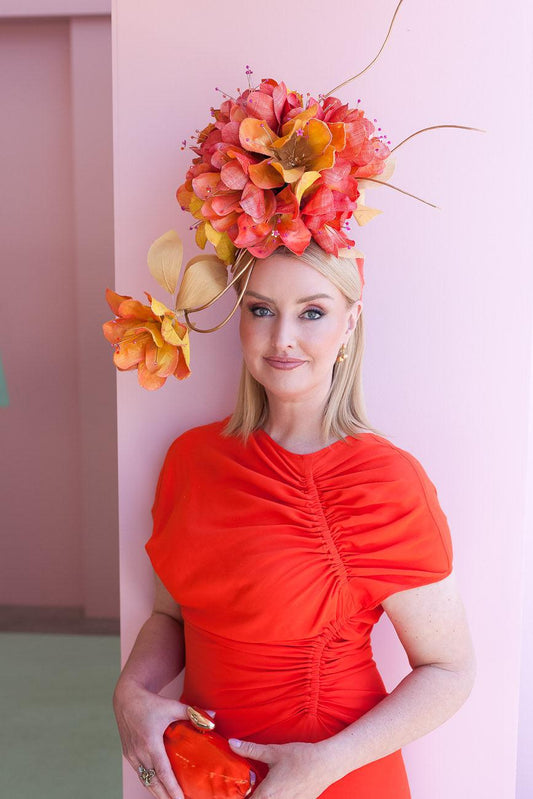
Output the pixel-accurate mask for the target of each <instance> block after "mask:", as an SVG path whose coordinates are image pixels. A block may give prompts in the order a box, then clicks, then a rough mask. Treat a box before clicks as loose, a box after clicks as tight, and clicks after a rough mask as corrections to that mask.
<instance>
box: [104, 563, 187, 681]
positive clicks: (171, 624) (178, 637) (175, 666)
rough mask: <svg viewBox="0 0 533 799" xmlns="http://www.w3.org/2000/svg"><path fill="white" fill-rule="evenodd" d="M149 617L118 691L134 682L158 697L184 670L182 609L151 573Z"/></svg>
mask: <svg viewBox="0 0 533 799" xmlns="http://www.w3.org/2000/svg"><path fill="white" fill-rule="evenodd" d="M154 580H155V597H154V605H153V609H152V615H151V616H150V618H149V619H147V621H145V623H144V624H143V626H142V627H141V629H140V631H139V634H138V636H137V639H136V641H135V644H134V645H133V649H132V650H131V653H130V656H129V658H128V660H127V661H126V664H125V665H124V668H123V669H122V673H121V675H120V678H119V681H118V683H117V689H118V690H119V691H120V690H121V689H122V688H123V686H124V684H125V683H128V682H136V683H138V684H140V685H142V686H143V687H144V688H147V689H148V690H149V691H153V692H155V693H158V692H159V691H161V689H162V688H164V687H165V685H168V683H169V682H171V681H172V680H173V679H174V678H175V677H177V676H178V674H180V673H181V671H182V670H183V668H184V667H185V642H184V637H183V617H182V615H181V608H180V606H179V605H178V603H177V602H175V601H174V599H173V598H172V596H171V595H170V593H169V592H168V591H167V589H166V588H165V586H164V585H163V583H162V582H161V580H160V579H159V577H158V576H157V574H155V573H154Z"/></svg>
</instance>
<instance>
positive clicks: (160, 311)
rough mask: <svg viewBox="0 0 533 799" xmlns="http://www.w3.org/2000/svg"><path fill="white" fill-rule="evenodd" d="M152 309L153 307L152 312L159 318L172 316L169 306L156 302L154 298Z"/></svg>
mask: <svg viewBox="0 0 533 799" xmlns="http://www.w3.org/2000/svg"><path fill="white" fill-rule="evenodd" d="M150 307H151V309H152V311H153V312H154V313H155V314H157V316H164V315H165V314H172V311H171V310H170V308H167V306H166V305H165V304H164V303H162V302H159V300H155V299H153V298H152V302H151V305H150Z"/></svg>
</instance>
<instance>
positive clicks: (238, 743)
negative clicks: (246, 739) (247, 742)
mask: <svg viewBox="0 0 533 799" xmlns="http://www.w3.org/2000/svg"><path fill="white" fill-rule="evenodd" d="M228 742H229V743H230V744H231V745H232V746H234V747H235V748H236V749H238V748H239V746H242V741H239V739H238V738H228Z"/></svg>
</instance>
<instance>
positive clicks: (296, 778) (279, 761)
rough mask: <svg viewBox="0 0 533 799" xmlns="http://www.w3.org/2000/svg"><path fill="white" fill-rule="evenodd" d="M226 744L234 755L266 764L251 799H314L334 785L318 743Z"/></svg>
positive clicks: (231, 741) (231, 739)
mask: <svg viewBox="0 0 533 799" xmlns="http://www.w3.org/2000/svg"><path fill="white" fill-rule="evenodd" d="M235 742H237V744H239V743H240V746H237V744H236V743H235ZM229 744H230V746H231V748H232V750H233V751H234V752H235V753H236V754H239V755H242V756H243V757H249V758H252V759H253V760H261V761H262V762H263V763H267V764H268V767H269V771H268V774H267V776H266V777H265V778H264V780H263V781H262V782H261V784H260V785H259V786H258V787H257V788H256V790H255V791H254V793H253V796H254V799H317V797H318V796H320V794H321V793H322V792H323V791H325V790H326V788H328V787H329V786H330V785H331V783H332V782H334V778H333V777H332V775H331V774H330V773H329V770H328V765H329V764H328V761H327V759H326V757H325V754H324V752H323V750H322V749H321V747H320V745H319V744H312V743H300V742H296V743H287V744H257V743H252V742H250V741H237V739H235V738H230V739H229Z"/></svg>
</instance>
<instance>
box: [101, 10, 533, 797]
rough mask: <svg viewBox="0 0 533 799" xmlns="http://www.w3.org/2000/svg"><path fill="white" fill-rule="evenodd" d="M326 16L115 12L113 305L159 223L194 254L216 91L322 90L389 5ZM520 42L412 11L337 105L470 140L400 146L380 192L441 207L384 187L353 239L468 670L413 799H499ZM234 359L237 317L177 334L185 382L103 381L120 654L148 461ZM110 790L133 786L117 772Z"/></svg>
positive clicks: (224, 395)
mask: <svg viewBox="0 0 533 799" xmlns="http://www.w3.org/2000/svg"><path fill="white" fill-rule="evenodd" d="M326 8H327V7H325V6H324V4H323V3H320V2H318V0H309V2H307V3H306V4H305V9H304V7H303V6H302V4H290V3H286V2H281V0H273V2H271V3H269V4H268V7H267V9H265V7H263V6H257V5H245V4H244V3H243V2H239V1H238V0H228V2H226V3H216V4H215V3H213V4H209V5H208V6H205V5H202V6H193V5H185V4H182V3H180V4H177V3H175V2H173V1H172V0H161V2H160V3H159V4H158V5H157V13H155V12H154V11H153V6H150V5H149V4H148V3H146V2H141V0H136V2H131V0H115V4H114V86H115V98H114V102H115V189H116V195H115V196H116V205H115V210H116V254H117V262H116V283H115V288H116V290H117V291H118V292H121V293H128V294H134V295H135V296H139V297H140V296H142V291H143V290H147V291H153V292H154V293H155V294H156V296H157V295H158V289H157V286H156V285H155V284H154V282H153V281H152V279H151V278H150V276H149V274H148V271H147V268H146V251H147V249H148V247H149V245H150V243H151V242H152V240H153V239H154V238H155V237H156V236H158V235H160V234H161V233H163V232H164V231H166V230H167V229H169V228H171V227H174V228H175V229H176V230H177V231H178V233H179V234H180V236H181V237H182V238H183V239H184V241H185V248H186V252H185V258H186V259H187V258H189V257H191V256H192V255H193V254H196V250H195V247H194V243H193V237H192V234H191V233H190V231H189V230H188V227H189V225H190V222H191V220H190V219H189V217H188V216H187V215H186V214H184V213H182V212H181V211H180V210H179V207H178V205H177V203H176V202H175V199H174V192H175V190H176V188H177V186H178V185H179V184H180V183H181V182H182V180H183V176H184V174H185V170H186V168H187V166H188V165H189V163H190V156H191V153H190V151H185V152H182V151H180V150H179V143H180V141H181V140H182V139H184V138H188V136H189V134H190V133H192V132H193V131H194V130H195V129H196V128H201V127H203V126H204V125H205V124H207V122H208V121H209V119H210V117H209V108H210V106H211V105H213V106H215V107H218V106H219V104H220V100H221V96H220V94H219V93H217V92H215V90H214V87H215V86H220V87H222V88H223V89H225V90H226V91H227V92H229V93H231V92H232V91H234V90H235V88H236V87H240V88H243V87H244V85H245V81H246V78H245V74H244V71H245V64H251V66H252V69H254V71H255V74H254V77H255V78H260V77H274V78H276V79H277V80H281V79H283V80H284V81H285V82H286V83H287V84H288V85H289V86H290V87H294V88H297V89H299V90H301V91H303V92H306V91H312V92H313V93H318V92H327V91H329V90H330V89H331V88H332V87H333V86H335V85H336V84H338V83H339V82H341V81H342V80H344V79H345V78H347V77H349V76H350V75H353V74H355V72H357V71H358V70H359V69H360V68H362V66H364V65H365V64H366V63H368V61H369V60H370V59H371V58H372V57H373V56H374V54H375V53H376V52H377V50H378V49H379V46H380V44H381V42H382V40H383V36H384V33H385V31H386V30H387V27H388V24H389V21H390V18H391V16H392V13H393V10H394V8H395V2H394V0H387V1H385V0H379V2H375V3H372V4H369V3H362V2H359V1H357V2H354V0H339V2H338V3H336V4H335V20H334V21H333V22H327V20H326V18H325V11H326ZM531 31H532V25H531V19H530V14H529V9H528V7H527V6H526V3H525V1H524V2H521V3H519V4H515V8H514V10H513V14H509V13H508V11H507V10H506V9H505V8H504V7H503V6H501V4H500V3H497V2H496V1H495V0H472V2H470V3H463V2H459V0H452V2H449V3H442V4H437V5H436V6H435V4H428V3H426V2H423V0H408V2H406V3H404V6H402V9H401V11H400V13H399V16H398V18H397V22H396V24H395V29H394V31H393V33H392V36H391V39H390V41H389V43H388V45H387V47H386V49H385V51H384V53H383V54H382V56H381V58H380V61H379V62H378V63H377V64H376V65H375V66H374V67H373V69H372V70H371V71H370V72H368V73H367V74H365V75H364V76H363V77H362V78H360V79H359V80H358V81H357V83H354V84H352V85H351V86H348V87H346V88H345V89H343V90H341V91H339V93H338V94H339V96H341V97H342V98H343V99H344V100H345V101H347V102H350V103H354V102H355V101H356V100H357V98H359V97H360V98H362V107H363V108H365V109H366V110H367V112H368V113H369V115H370V116H371V117H374V116H375V117H376V118H378V119H379V124H380V125H382V126H383V127H384V129H385V130H386V132H387V133H388V134H389V136H390V138H391V139H392V141H393V142H398V141H400V140H401V139H402V138H403V137H404V136H406V135H408V134H409V133H411V132H413V131H415V130H417V129H418V128H422V127H424V126H426V125H432V124H443V123H459V124H464V125H473V126H477V127H481V128H485V129H486V130H487V133H485V134H479V133H470V132H465V131H454V130H450V131H435V132H430V133H428V134H425V136H420V137H418V138H417V140H416V141H413V142H410V143H409V144H408V145H406V146H405V147H404V148H402V150H400V151H399V153H398V162H399V163H398V167H397V172H396V175H395V182H396V184H397V185H400V186H402V187H404V188H405V189H406V190H409V191H412V192H414V193H415V194H418V195H420V196H422V197H424V198H426V199H428V200H431V201H433V202H436V203H437V204H438V205H439V206H440V207H441V210H438V211H437V210H433V209H431V208H429V207H427V206H424V205H422V204H418V203H416V202H415V201H414V200H411V199H409V198H406V197H402V196H400V195H398V194H397V193H395V192H393V191H390V190H389V191H388V192H387V190H385V189H381V190H380V191H376V192H374V193H372V194H370V193H369V196H368V201H369V203H370V202H375V204H376V205H377V206H378V207H380V208H382V209H383V210H384V213H383V214H382V215H381V216H380V217H379V218H378V219H376V220H374V221H373V222H372V223H371V224H370V225H369V226H368V227H366V228H363V229H362V230H361V231H359V234H358V244H359V246H360V247H361V249H362V250H363V251H364V252H365V254H366V258H367V260H366V269H365V275H366V280H367V285H366V305H365V308H366V314H365V315H366V325H367V341H368V345H367V352H366V367H365V380H366V394H367V405H368V409H369V413H370V418H371V420H372V421H373V422H374V423H375V424H376V425H377V426H378V427H380V428H381V429H384V430H386V431H388V434H389V437H390V438H391V439H392V440H393V441H394V442H395V443H397V444H398V445H400V446H402V447H405V448H406V449H409V450H410V451H412V452H413V454H415V455H416V456H417V457H419V458H420V459H421V461H422V463H423V464H424V465H425V467H426V469H427V471H428V473H429V475H430V476H431V477H432V479H433V480H434V482H435V483H436V485H437V486H438V489H439V497H440V499H441V504H442V505H443V508H444V509H445V512H446V514H447V516H448V519H449V521H450V525H451V528H452V533H453V537H454V548H455V563H456V566H455V569H456V572H457V575H458V578H459V581H460V585H461V588H462V594H463V597H464V601H465V604H466V606H467V610H468V615H469V618H470V623H471V628H472V634H473V637H474V641H475V646H476V650H477V654H478V661H479V667H478V678H477V682H476V686H475V688H474V691H473V693H472V695H471V697H470V698H469V700H468V702H467V704H466V705H465V706H464V707H463V708H462V709H461V710H460V711H459V713H457V714H456V716H454V717H453V718H452V719H451V720H450V721H449V722H448V723H447V724H445V725H444V726H442V727H441V728H439V729H438V730H435V731H434V732H433V733H431V734H430V735H428V736H426V737H424V738H423V739H421V740H419V741H416V742H414V743H413V744H411V745H409V746H408V747H406V748H405V749H404V754H405V758H406V761H407V764H408V769H409V773H410V777H411V783H412V788H413V799H426V798H427V797H429V796H430V797H431V799H450V797H463V796H467V795H473V796H483V797H485V799H511V797H514V796H515V781H516V756H517V727H518V701H519V657H520V651H519V650H520V640H521V623H522V619H521V612H520V611H521V608H522V600H523V596H522V580H523V574H522V568H521V564H522V547H523V543H524V534H525V479H526V463H527V453H528V449H527V448H528V438H527V431H528V424H529V416H530V413H531V410H530V407H529V405H528V398H529V381H530V375H531V312H532V304H533V303H532V293H533V275H532V273H531V268H530V259H529V247H528V244H527V241H528V238H526V236H525V230H526V220H529V217H530V215H531V196H530V195H529V194H527V192H526V185H527V180H526V179H524V169H529V172H530V171H531V169H530V167H529V162H528V159H527V155H526V153H527V152H528V150H529V141H530V139H531V134H532V133H533V129H532V128H533V126H532V121H531V115H530V104H529V99H528V98H529V95H528V91H530V87H529V74H530V73H529V72H528V70H529V68H530V60H529V59H530V53H531V45H530V39H531ZM504 53H505V55H503V54H504ZM528 174H529V173H528ZM237 350H238V344H237V332H236V324H234V325H233V326H228V327H227V328H225V329H224V330H223V331H222V332H220V333H218V334H216V335H213V336H209V337H207V336H206V337H201V336H195V335H194V334H193V337H192V358H193V370H194V371H193V375H192V377H191V378H190V379H189V380H187V381H185V382H184V383H178V382H177V381H174V382H169V383H167V385H166V386H165V387H164V389H162V390H161V391H158V392H155V393H149V392H145V391H143V390H142V389H140V388H139V386H138V384H137V378H136V374H135V373H129V374H120V375H118V420H119V493H120V536H121V544H120V546H121V619H122V630H123V653H124V656H126V655H127V653H128V652H129V650H130V647H131V645H132V643H133V640H134V637H135V635H136V632H137V630H138V628H139V626H140V624H141V623H142V621H143V620H144V618H145V617H146V616H147V615H148V613H149V610H150V603H151V574H150V567H149V563H148V560H147V558H146V556H145V554H144V550H143V546H144V543H145V541H146V539H147V537H148V536H149V533H150V529H151V519H150V507H151V502H152V499H153V492H154V488H155V481H156V478H157V473H158V470H159V467H160V465H161V461H162V457H163V455H164V452H165V451H166V448H167V446H168V444H169V443H170V441H171V440H172V439H173V438H174V437H175V436H176V435H178V434H179V433H180V432H181V431H183V430H184V429H186V428H188V427H190V426H192V425H195V424H199V423H202V422H206V421H209V420H211V419H213V418H217V417H221V416H223V415H224V414H226V413H227V412H229V410H230V408H231V406H232V397H233V392H234V386H235V381H236V377H237V372H238V358H237V357H236V355H235V353H236V351H237ZM213 374H216V380H217V382H216V386H214V384H213ZM374 639H375V651H376V659H377V661H378V664H379V665H380V668H381V670H382V673H383V675H384V678H385V679H386V682H387V685H388V687H389V688H392V687H393V686H394V684H396V683H397V682H398V680H399V679H401V677H402V676H403V675H404V674H406V673H407V671H408V665H407V663H406V659H405V656H404V654H403V651H402V650H401V647H400V645H399V643H398V641H397V639H396V637H395V634H394V631H393V629H392V627H391V625H390V624H389V622H388V620H387V619H386V618H384V619H383V620H382V621H381V622H380V624H379V626H378V629H377V630H376V633H375V636H374ZM521 790H523V789H522V788H521ZM125 795H126V796H127V797H128V799H137V797H138V799H141V798H142V797H143V796H144V795H145V794H144V790H143V788H142V786H140V785H139V784H138V780H137V777H136V776H135V774H134V773H133V772H132V770H131V769H130V767H129V766H127V767H126V769H125ZM525 796H526V793H525V792H523V797H525Z"/></svg>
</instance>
